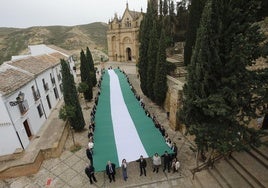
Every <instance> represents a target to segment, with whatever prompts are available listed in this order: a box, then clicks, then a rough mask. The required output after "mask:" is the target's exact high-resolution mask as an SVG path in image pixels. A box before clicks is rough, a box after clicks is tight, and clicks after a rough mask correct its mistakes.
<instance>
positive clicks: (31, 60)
mask: <svg viewBox="0 0 268 188" xmlns="http://www.w3.org/2000/svg"><path fill="white" fill-rule="evenodd" d="M62 57H65V56H63V55H62V54H60V53H57V52H56V53H52V54H45V55H40V56H29V57H27V58H23V59H18V60H14V61H11V62H8V64H9V65H11V66H14V67H18V68H21V69H23V70H25V71H27V72H30V73H32V74H35V75H38V74H40V73H42V72H43V71H45V70H47V69H49V68H51V67H54V66H55V65H57V64H59V63H60V58H62Z"/></svg>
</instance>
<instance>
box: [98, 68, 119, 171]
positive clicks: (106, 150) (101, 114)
mask: <svg viewBox="0 0 268 188" xmlns="http://www.w3.org/2000/svg"><path fill="white" fill-rule="evenodd" d="M95 125H96V128H95V132H94V154H93V163H94V167H95V170H96V171H103V170H104V169H105V167H106V164H107V161H108V160H110V161H112V162H113V163H115V164H116V166H117V167H118V166H119V164H118V156H117V151H116V145H115V138H114V132H113V124H112V118H111V107H110V79H109V74H108V72H107V70H106V71H105V74H104V75H103V80H102V84H101V94H100V96H99V101H98V106H97V110H96V114H95Z"/></svg>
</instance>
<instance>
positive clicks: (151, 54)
mask: <svg viewBox="0 0 268 188" xmlns="http://www.w3.org/2000/svg"><path fill="white" fill-rule="evenodd" d="M156 27H157V24H156V21H154V23H153V28H152V29H151V32H150V42H149V47H148V67H147V81H146V84H147V96H148V97H149V98H150V99H151V100H154V89H153V87H154V81H155V69H156V64H157V51H158V45H156V44H157V43H158V34H157V28H156Z"/></svg>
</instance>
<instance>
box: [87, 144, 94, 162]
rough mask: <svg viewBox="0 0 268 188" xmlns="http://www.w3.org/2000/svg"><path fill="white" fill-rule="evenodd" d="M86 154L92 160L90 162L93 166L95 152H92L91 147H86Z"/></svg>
mask: <svg viewBox="0 0 268 188" xmlns="http://www.w3.org/2000/svg"><path fill="white" fill-rule="evenodd" d="M86 154H87V158H88V159H89V161H90V164H91V165H92V166H93V157H92V155H93V153H92V150H90V149H89V148H87V149H86Z"/></svg>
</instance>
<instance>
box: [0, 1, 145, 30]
mask: <svg viewBox="0 0 268 188" xmlns="http://www.w3.org/2000/svg"><path fill="white" fill-rule="evenodd" d="M127 2H128V6H129V9H130V10H135V11H140V10H141V8H142V9H143V12H146V9H147V0H0V27H19V28H26V27H31V26H48V25H67V26H73V25H80V24H88V23H92V22H105V23H108V20H109V19H110V18H112V17H113V16H114V14H115V13H117V14H118V16H122V15H123V13H124V10H125V8H126V3H127Z"/></svg>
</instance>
